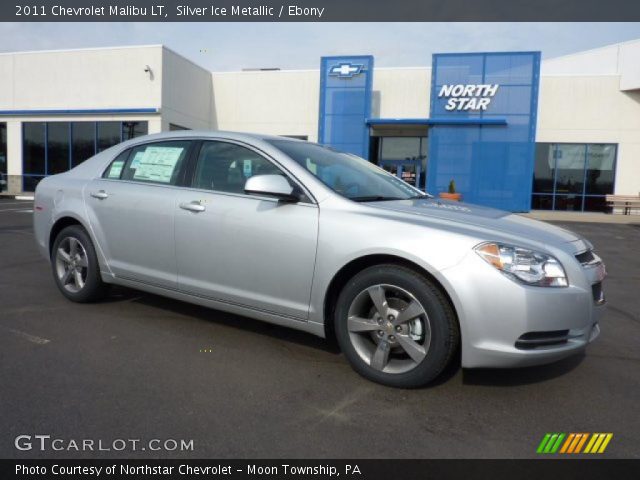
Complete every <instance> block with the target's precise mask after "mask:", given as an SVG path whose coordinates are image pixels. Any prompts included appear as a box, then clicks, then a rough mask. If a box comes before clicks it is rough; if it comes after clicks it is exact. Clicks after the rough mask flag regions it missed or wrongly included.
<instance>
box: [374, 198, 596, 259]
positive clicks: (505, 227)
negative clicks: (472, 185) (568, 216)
mask: <svg viewBox="0 0 640 480" xmlns="http://www.w3.org/2000/svg"><path fill="white" fill-rule="evenodd" d="M367 205H369V206H370V207H373V208H375V209H379V210H385V211H387V212H397V213H401V214H409V215H415V216H417V217H419V218H423V219H425V220H426V219H438V220H441V221H446V222H451V223H452V224H458V225H466V226H470V227H473V229H474V230H481V231H483V233H484V234H485V235H484V236H485V237H486V238H487V239H490V238H491V235H492V234H494V235H495V234H498V235H500V234H502V235H503V236H508V237H520V238H522V239H523V240H524V241H533V242H536V243H543V244H546V245H554V246H557V247H562V246H564V247H565V249H566V250H570V251H574V252H575V251H581V250H585V249H587V248H591V245H590V244H589V243H588V242H587V241H586V240H585V239H583V238H582V237H580V236H579V235H577V234H575V233H573V232H571V231H569V230H565V229H564V228H560V227H556V226H554V225H550V224H548V223H544V222H540V221H537V220H533V219H530V218H527V217H523V216H521V215H516V214H513V213H510V212H505V211H503V210H497V209H495V208H490V207H483V206H480V205H473V204H467V203H459V202H452V201H448V200H441V199H436V198H427V199H415V200H396V201H382V202H370V203H367ZM567 244H571V247H569V248H567V247H568V245H567Z"/></svg>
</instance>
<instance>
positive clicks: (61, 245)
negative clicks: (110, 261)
mask: <svg viewBox="0 0 640 480" xmlns="http://www.w3.org/2000/svg"><path fill="white" fill-rule="evenodd" d="M51 267H52V270H53V278H54V280H55V282H56V285H57V286H58V289H59V290H60V292H61V293H62V294H63V295H64V296H65V297H67V298H68V299H69V300H71V301H73V302H78V303H87V302H95V301H96V300H100V299H101V298H103V297H104V296H105V295H106V293H107V291H108V286H107V285H106V284H105V283H104V282H103V281H102V279H101V278H100V266H99V264H98V257H97V256H96V250H95V248H94V246H93V242H92V241H91V238H90V237H89V235H88V234H87V232H86V230H85V229H84V228H82V227H81V226H80V225H71V226H69V227H66V228H64V229H63V230H62V231H61V232H60V233H59V234H58V236H57V237H56V239H55V241H54V242H53V248H52V249H51Z"/></svg>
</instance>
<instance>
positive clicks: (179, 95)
mask: <svg viewBox="0 0 640 480" xmlns="http://www.w3.org/2000/svg"><path fill="white" fill-rule="evenodd" d="M170 123H173V124H175V125H180V126H182V127H184V128H190V129H193V130H210V129H211V128H212V125H213V88H212V79H211V72H209V71H208V70H205V69H204V68H202V67H200V66H198V65H196V64H195V63H193V62H191V61H189V60H187V59H186V58H184V57H181V56H180V55H178V54H176V53H174V52H173V51H171V50H169V49H167V48H164V49H163V53H162V130H165V131H166V130H169V124H170Z"/></svg>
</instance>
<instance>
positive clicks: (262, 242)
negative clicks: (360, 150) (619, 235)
mask: <svg viewBox="0 0 640 480" xmlns="http://www.w3.org/2000/svg"><path fill="white" fill-rule="evenodd" d="M194 158H196V155H194ZM261 174H276V175H284V176H287V174H286V173H285V172H283V171H282V169H280V168H279V167H278V166H277V165H275V164H274V163H273V162H272V161H271V160H270V159H268V158H266V157H265V156H263V155H262V154H261V153H259V152H258V151H256V150H254V149H252V148H251V147H249V146H245V145H240V144H236V143H233V142H226V141H204V142H202V146H201V147H200V149H199V153H198V155H197V162H196V164H195V168H194V172H193V174H192V177H193V181H192V185H191V188H184V189H180V192H179V193H178V198H177V200H176V201H177V209H176V225H175V235H176V256H177V262H178V285H179V288H180V289H181V290H184V291H187V292H190V293H193V294H196V295H200V296H204V297H207V298H211V299H214V300H220V301H223V302H227V303H232V304H236V305H242V306H245V307H250V308H253V309H257V310H261V311H265V312H269V313H276V314H279V315H283V316H289V317H295V318H299V319H304V318H306V317H307V315H308V310H309V296H310V292H311V281H312V278H313V269H314V265H315V258H316V243H317V236H318V207H317V205H315V204H314V203H312V202H311V200H310V199H309V198H305V199H304V200H303V201H301V202H299V203H285V202H279V201H278V200H277V199H275V198H270V197H264V196H253V195H247V194H245V193H244V184H245V182H246V180H247V178H249V177H251V176H253V175H261ZM288 178H289V181H290V182H292V184H294V185H295V182H294V181H293V180H292V179H291V178H290V177H288ZM298 188H299V187H298Z"/></svg>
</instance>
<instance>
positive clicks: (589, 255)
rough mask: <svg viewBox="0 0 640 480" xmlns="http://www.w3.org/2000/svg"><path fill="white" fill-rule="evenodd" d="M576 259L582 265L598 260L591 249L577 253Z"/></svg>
mask: <svg viewBox="0 0 640 480" xmlns="http://www.w3.org/2000/svg"><path fill="white" fill-rule="evenodd" d="M576 259H577V260H578V261H579V262H580V263H581V264H582V265H588V264H590V263H593V262H595V261H596V257H595V255H594V254H593V252H592V251H591V250H587V251H586V252H582V253H578V254H577V255H576Z"/></svg>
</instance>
